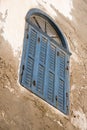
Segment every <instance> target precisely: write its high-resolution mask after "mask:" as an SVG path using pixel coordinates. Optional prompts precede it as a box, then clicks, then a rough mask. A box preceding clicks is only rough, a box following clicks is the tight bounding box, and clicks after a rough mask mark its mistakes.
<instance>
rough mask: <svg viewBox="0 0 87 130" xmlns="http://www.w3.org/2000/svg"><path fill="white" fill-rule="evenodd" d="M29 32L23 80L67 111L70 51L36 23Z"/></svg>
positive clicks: (29, 86)
mask: <svg viewBox="0 0 87 130" xmlns="http://www.w3.org/2000/svg"><path fill="white" fill-rule="evenodd" d="M28 36H29V37H27V39H28V40H25V41H27V44H26V45H27V48H26V54H25V60H24V62H23V65H22V68H23V72H22V80H21V84H22V85H23V86H24V87H26V88H28V89H29V90H31V91H32V92H33V93H35V94H36V95H38V96H40V97H41V98H43V99H44V100H45V101H47V102H48V103H50V104H51V105H53V106H55V107H56V108H57V109H59V110H60V111H62V112H63V113H65V114H67V110H66V109H68V106H69V96H67V95H68V94H67V93H68V89H67V85H68V87H69V84H68V83H67V79H66V72H65V67H66V54H65V53H64V52H63V51H62V50H61V49H59V47H58V46H57V45H55V44H54V43H51V41H50V39H49V38H48V37H46V36H44V35H43V34H41V33H40V32H39V31H37V30H36V29H34V28H33V27H32V26H29V33H28ZM67 77H68V76H67Z"/></svg>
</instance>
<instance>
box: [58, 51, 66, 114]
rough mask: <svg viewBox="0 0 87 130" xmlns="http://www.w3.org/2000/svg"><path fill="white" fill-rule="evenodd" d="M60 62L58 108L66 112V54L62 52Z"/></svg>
mask: <svg viewBox="0 0 87 130" xmlns="http://www.w3.org/2000/svg"><path fill="white" fill-rule="evenodd" d="M59 56H60V62H59V64H60V65H59V66H60V67H59V68H60V73H59V88H58V108H59V110H61V111H62V112H65V99H66V97H65V54H64V53H63V52H60V55H59Z"/></svg>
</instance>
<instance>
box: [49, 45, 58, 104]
mask: <svg viewBox="0 0 87 130" xmlns="http://www.w3.org/2000/svg"><path fill="white" fill-rule="evenodd" d="M49 46H50V50H49V60H48V62H49V63H48V64H49V68H48V69H49V72H48V85H47V99H48V101H49V102H50V103H51V104H53V102H54V89H55V60H56V59H55V58H56V57H55V55H56V48H55V47H54V46H53V45H52V44H50V45H49Z"/></svg>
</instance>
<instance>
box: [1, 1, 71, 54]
mask: <svg viewBox="0 0 87 130" xmlns="http://www.w3.org/2000/svg"><path fill="white" fill-rule="evenodd" d="M40 5H41V6H43V7H44V8H45V9H46V10H45V12H47V13H48V14H49V15H50V16H51V17H53V18H54V19H55V17H56V16H57V14H56V12H55V11H54V10H53V9H52V7H51V5H53V6H54V7H55V8H56V9H57V10H58V11H59V12H60V13H62V14H63V15H64V16H65V17H68V18H69V19H70V20H71V19H72V16H71V14H70V12H71V9H72V1H71V0H49V1H48V0H1V1H0V12H2V14H3V17H4V16H5V15H7V17H6V21H5V23H3V22H2V23H1V27H2V26H4V32H3V34H2V35H3V36H4V38H5V40H8V42H9V43H10V44H11V46H12V49H13V52H14V55H15V56H16V55H17V51H20V50H21V47H22V44H23V37H24V25H25V16H26V14H27V12H28V11H29V9H30V8H33V7H34V8H41V7H40Z"/></svg>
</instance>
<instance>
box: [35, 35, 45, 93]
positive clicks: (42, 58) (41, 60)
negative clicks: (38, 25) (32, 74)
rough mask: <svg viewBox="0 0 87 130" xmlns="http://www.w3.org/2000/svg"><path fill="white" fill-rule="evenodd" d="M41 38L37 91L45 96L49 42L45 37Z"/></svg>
mask: <svg viewBox="0 0 87 130" xmlns="http://www.w3.org/2000/svg"><path fill="white" fill-rule="evenodd" d="M40 38H41V39H40V53H39V63H38V75H37V91H38V93H39V94H41V95H43V94H44V78H45V68H46V53H47V43H48V40H47V38H45V37H44V36H43V35H41V36H40Z"/></svg>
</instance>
